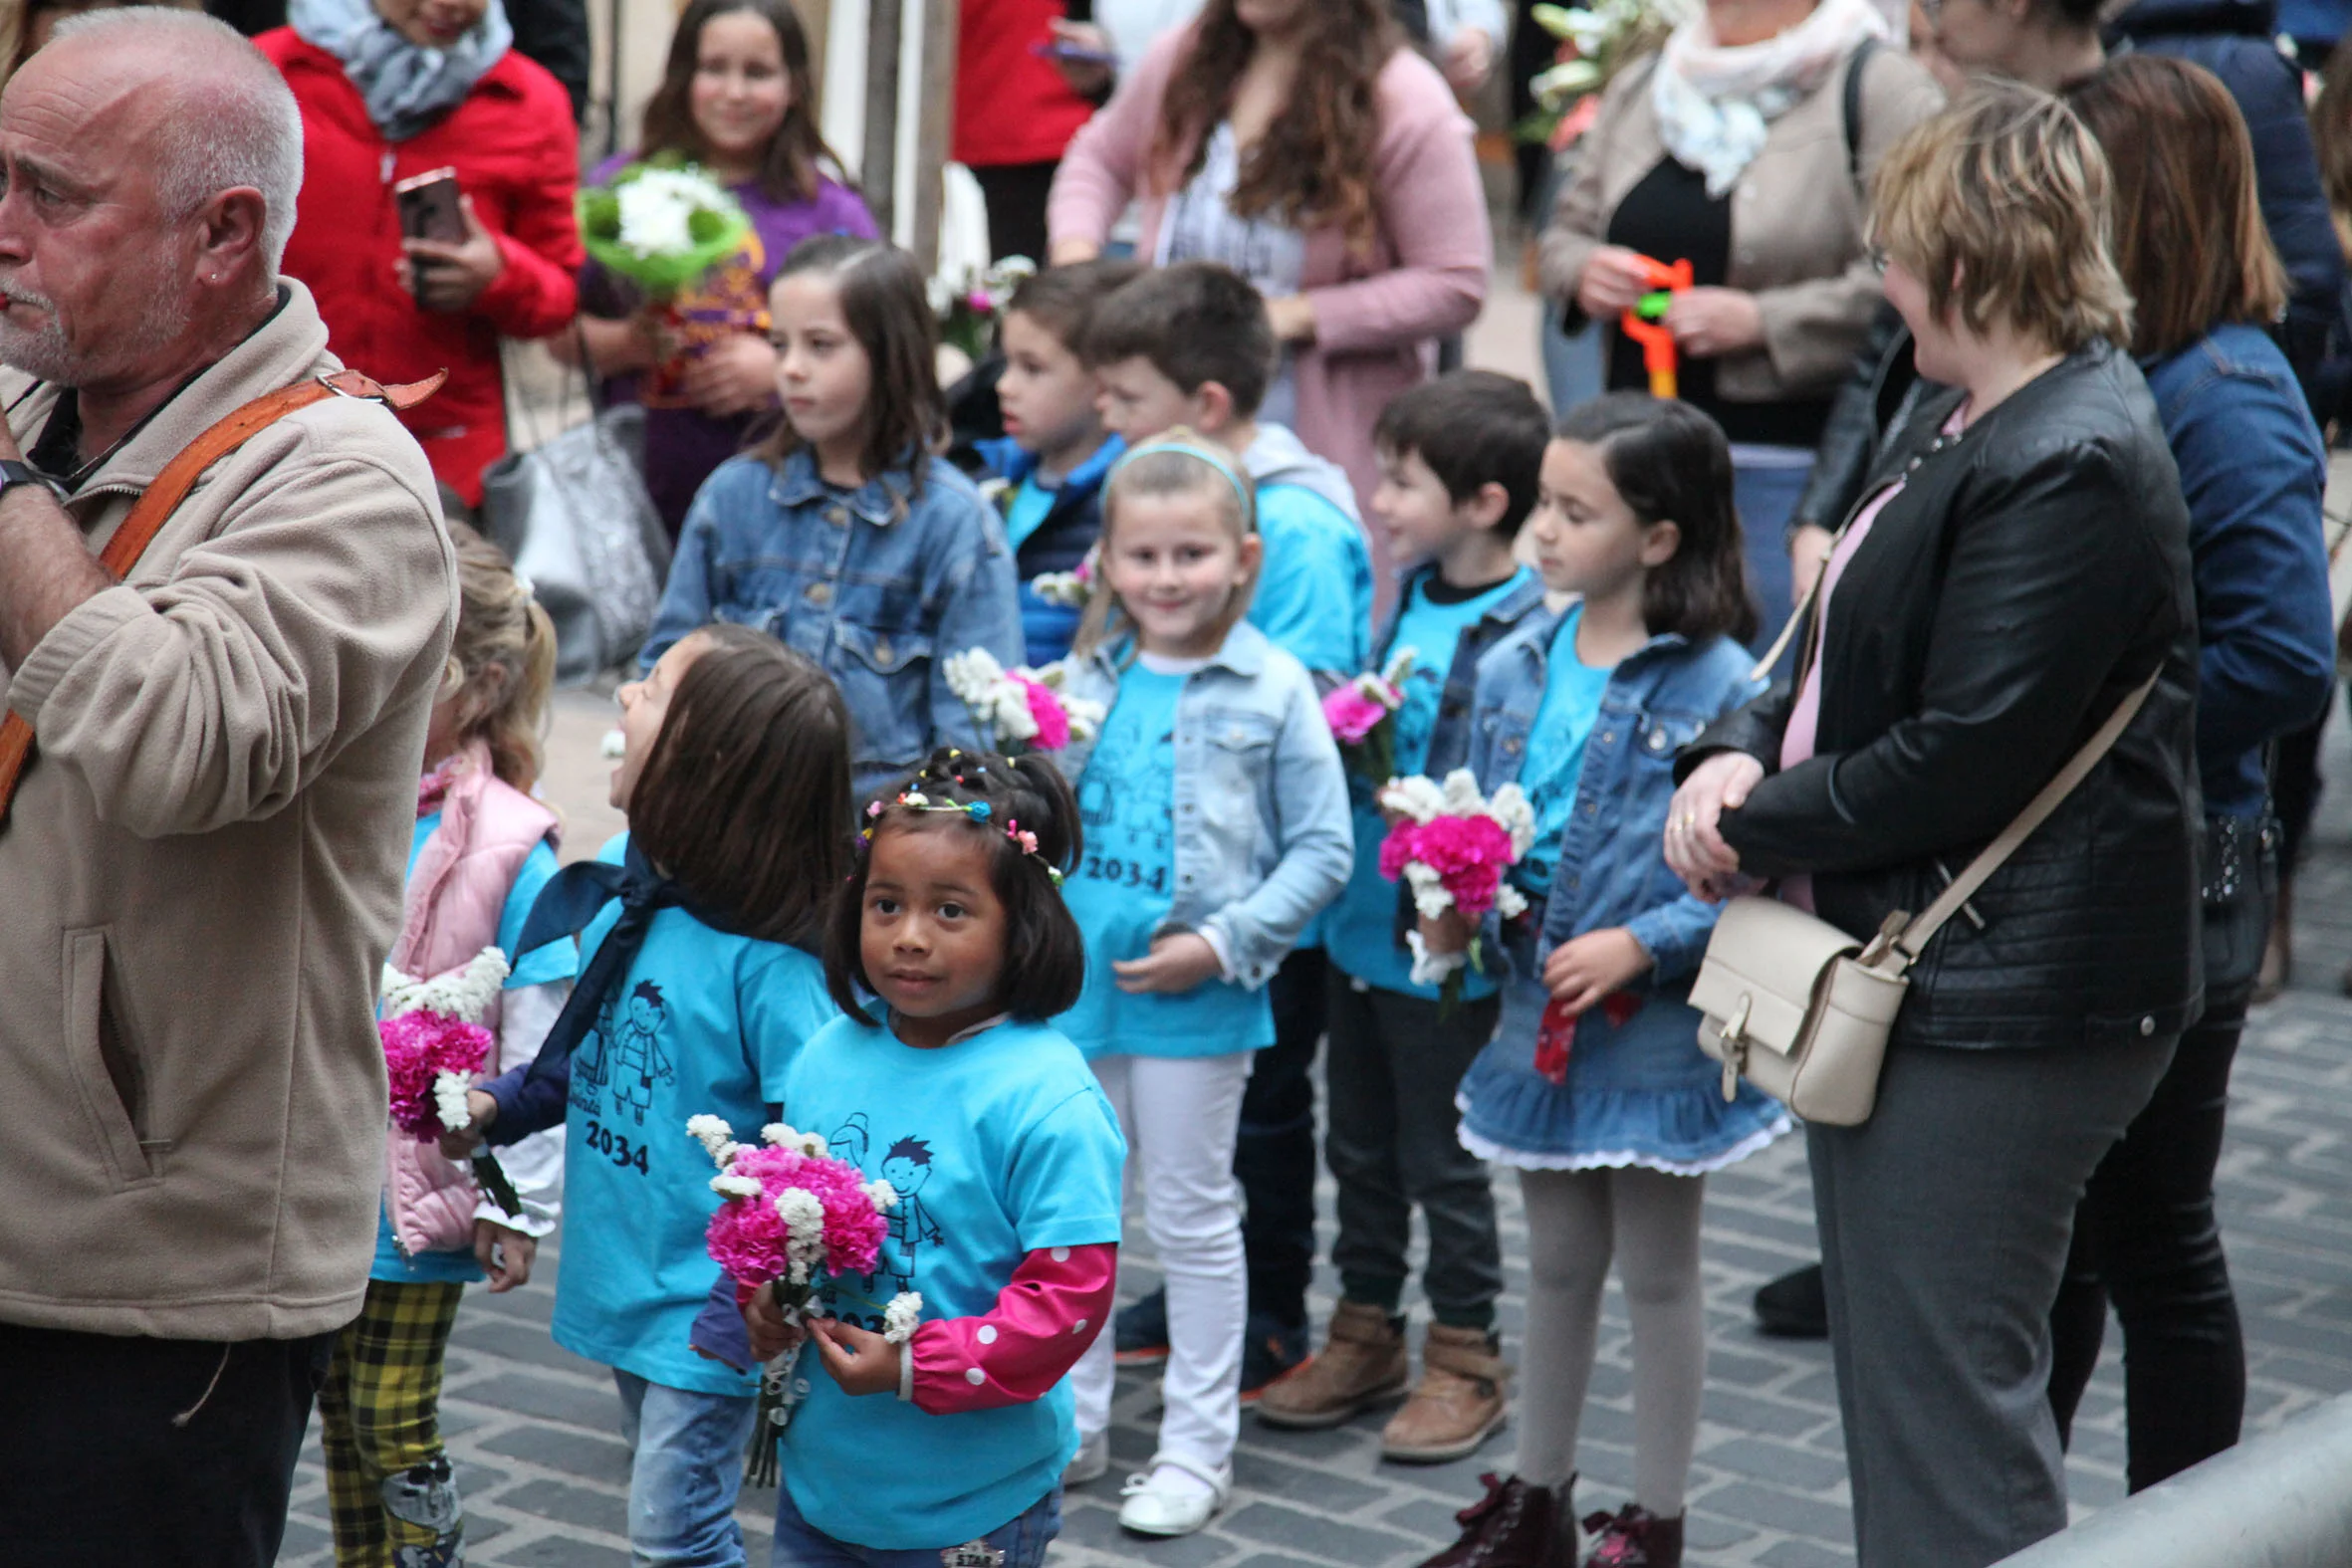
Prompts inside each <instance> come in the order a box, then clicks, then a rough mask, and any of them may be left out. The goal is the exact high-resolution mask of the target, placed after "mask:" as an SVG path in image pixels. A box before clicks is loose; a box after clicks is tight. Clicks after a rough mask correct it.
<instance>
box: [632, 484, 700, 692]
mask: <svg viewBox="0 0 2352 1568" xmlns="http://www.w3.org/2000/svg"><path fill="white" fill-rule="evenodd" d="M714 511H715V508H714V505H713V502H712V499H711V487H710V486H709V485H708V484H707V483H706V484H705V485H704V486H703V487H702V489H701V491H700V492H698V493H697V494H696V495H695V497H694V505H693V506H691V507H689V508H687V509H686V526H685V527H684V528H683V529H682V530H681V531H680V532H679V534H678V549H677V554H676V555H675V556H674V557H672V558H671V560H670V575H669V582H668V584H667V585H666V586H665V587H663V588H662V590H661V605H660V607H659V608H657V609H656V610H655V611H654V612H653V628H652V630H650V631H648V632H646V633H645V647H644V650H643V651H642V652H640V653H639V654H638V655H637V674H638V675H639V677H642V676H643V675H644V674H645V673H646V672H647V671H648V670H650V669H652V668H653V666H654V664H655V663H656V662H657V661H658V660H659V659H660V658H661V656H662V655H663V654H665V653H667V652H669V650H670V648H671V646H672V645H673V644H675V643H676V642H677V641H678V639H679V638H681V637H683V636H685V635H686V633H688V632H690V631H692V630H694V629H695V628H696V627H697V626H701V625H704V624H706V623H707V622H708V621H709V620H710V618H711V584H710V568H711V551H712V548H713V545H714V543H715V542H716V540H717V538H718V519H717V518H716V516H715V515H714Z"/></svg>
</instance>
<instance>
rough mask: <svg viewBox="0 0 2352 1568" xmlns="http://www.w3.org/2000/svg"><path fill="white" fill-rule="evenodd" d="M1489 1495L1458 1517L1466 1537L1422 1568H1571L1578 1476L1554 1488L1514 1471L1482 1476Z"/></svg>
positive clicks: (1431, 1559)
mask: <svg viewBox="0 0 2352 1568" xmlns="http://www.w3.org/2000/svg"><path fill="white" fill-rule="evenodd" d="M1479 1484H1480V1485H1482V1486H1484V1487H1486V1488H1487V1494H1486V1495H1485V1496H1484V1497H1481V1498H1480V1499H1479V1500H1478V1501H1476V1502H1474V1503H1472V1504H1471V1505H1470V1506H1469V1507H1467V1508H1464V1509H1463V1510H1462V1511H1460V1512H1459V1513H1457V1514H1455V1515H1454V1519H1455V1522H1457V1523H1459V1524H1460V1525H1461V1526H1462V1538H1461V1539H1460V1540H1458V1541H1456V1542H1455V1543H1454V1544H1453V1545H1451V1546H1449V1547H1447V1548H1446V1549H1445V1550H1444V1551H1442V1552H1439V1553H1438V1554H1437V1555H1436V1556H1435V1557H1432V1558H1429V1559H1427V1560H1426V1561H1424V1562H1423V1563H1422V1564H1421V1565H1420V1568H1572V1565H1573V1564H1574V1562H1575V1560H1576V1526H1575V1522H1574V1520H1575V1510H1574V1509H1573V1508H1571V1507H1570V1506H1569V1499H1570V1498H1571V1497H1572V1496H1573V1495H1574V1494H1575V1490H1576V1477H1575V1476H1573V1475H1570V1476H1569V1477H1568V1480H1567V1484H1566V1485H1564V1486H1562V1487H1560V1489H1559V1490H1558V1491H1556V1492H1554V1491H1553V1490H1552V1489H1551V1488H1550V1487H1548V1486H1530V1485H1529V1484H1528V1483H1527V1482H1526V1481H1523V1480H1521V1479H1520V1478H1519V1477H1518V1476H1517V1475H1514V1476H1512V1477H1511V1479H1509V1480H1499V1479H1497V1478H1496V1476H1495V1475H1494V1473H1493V1472H1492V1471H1490V1472H1488V1473H1487V1474H1485V1475H1481V1476H1480V1477H1479Z"/></svg>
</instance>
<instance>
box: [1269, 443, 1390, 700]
mask: <svg viewBox="0 0 2352 1568" xmlns="http://www.w3.org/2000/svg"><path fill="white" fill-rule="evenodd" d="M1259 502H1260V513H1259V520H1258V523H1259V533H1260V536H1261V537H1262V538H1263V539H1264V541H1265V549H1266V560H1265V563H1264V564H1263V565H1262V566H1261V567H1260V568H1259V572H1258V591H1257V593H1256V594H1254V595H1253V596H1252V597H1251V600H1250V613H1249V617H1248V618H1249V621H1250V624H1251V625H1253V626H1255V627H1257V628H1258V629H1259V630H1260V631H1262V632H1265V633H1266V635H1267V639H1268V640H1269V641H1271V642H1273V643H1274V645H1275V646H1276V647H1278V648H1282V649H1284V650H1285V651H1287V652H1288V653H1290V654H1291V655H1292V656H1293V657H1294V658H1295V659H1296V660H1297V661H1298V662H1299V663H1300V664H1303V665H1305V666H1306V667H1307V669H1308V670H1310V671H1312V672H1313V673H1314V674H1315V675H1316V676H1317V677H1318V680H1323V679H1327V678H1330V677H1339V678H1344V677H1346V676H1349V675H1352V674H1354V673H1355V672H1357V671H1358V670H1361V669H1362V668H1363V667H1364V665H1365V663H1366V662H1367V661H1368V660H1369V659H1370V658H1371V652H1372V648H1371V644H1372V557H1371V552H1370V551H1369V550H1368V549H1367V548H1366V547H1365V545H1364V535H1363V530H1361V529H1359V528H1358V527H1356V525H1355V524H1354V523H1353V522H1351V521H1349V519H1348V517H1347V515H1346V514H1345V513H1343V512H1341V511H1340V510H1339V509H1338V508H1337V507H1334V506H1332V505H1331V504H1330V503H1329V502H1327V501H1325V500H1323V499H1322V498H1321V497H1320V496H1317V495H1315V494H1314V493H1313V492H1311V491H1308V490H1305V489H1302V488H1300V487H1298V486H1294V485H1270V486H1268V487H1267V488H1266V489H1264V490H1262V491H1261V492H1260V493H1259Z"/></svg>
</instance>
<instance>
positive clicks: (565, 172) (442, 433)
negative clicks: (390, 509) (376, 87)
mask: <svg viewBox="0 0 2352 1568" xmlns="http://www.w3.org/2000/svg"><path fill="white" fill-rule="evenodd" d="M254 42H255V43H256V44H258V45H260V46H261V50H262V53H264V54H266V55H268V56H269V57H270V60H271V61H272V62H273V63H274V64H275V65H276V66H277V67H278V69H279V70H280V71H281V72H283V73H284V74H285V77H286V82H287V85H288V86H289V87H291V88H292V89H293V90H294V97H295V101H296V102H297V103H298V104H300V105H301V106H302V130H303V175H302V196H301V198H300V200H299V201H298V202H297V204H296V207H295V222H294V238H293V239H292V241H290V242H289V243H288V245H287V247H286V266H285V270H286V272H287V273H288V274H290V275H291V276H293V277H296V278H300V279H301V280H302V281H303V282H304V283H306V284H308V285H310V289H311V293H312V295H313V296H315V297H316V298H317V300H318V302H319V314H320V316H322V317H323V318H325V319H326V322H327V334H328V339H327V345H328V347H329V348H331V349H333V350H334V352H335V353H336V355H337V356H338V357H340V358H341V359H342V360H343V361H344V362H345V363H346V364H352V365H356V366H358V367H359V368H360V369H362V370H364V371H366V372H367V373H368V374H369V375H372V376H374V377H375V378H376V379H378V380H381V381H413V380H416V379H419V378H420V377H423V376H428V375H431V374H432V373H433V372H434V371H435V370H439V369H443V368H446V369H447V370H448V371H449V384H448V385H446V386H444V387H443V388H442V389H441V391H440V393H439V395H437V396H435V397H434V398H432V399H431V400H430V401H429V402H427V403H425V404H424V405H423V406H422V407H419V408H417V409H415V410H414V411H412V412H411V413H408V414H404V415H402V416H401V421H402V423H404V424H406V425H407V426H408V429H409V433H410V434H412V435H414V436H415V437H416V438H417V440H418V441H419V442H420V443H422V445H423V447H424V451H425V456H426V457H427V458H428V459H430V460H431V462H432V465H433V474H434V476H435V477H436V478H438V479H440V480H441V481H442V482H443V483H445V484H447V485H449V486H450V487H451V488H452V489H454V490H455V491H456V492H457V493H458V494H459V495H461V496H463V497H464V498H465V501H466V504H467V505H468V506H473V505H476V504H478V503H479V502H480V501H481V499H482V470H483V469H484V468H486V467H488V466H489V465H490V464H491V463H492V462H495V461H496V460H497V459H498V458H499V457H500V456H502V455H504V453H505V452H506V400H505V383H504V380H503V378H502V377H501V375H500V373H499V360H498V339H499V337H500V336H501V335H502V334H503V335H504V336H509V337H545V336H548V335H549V334H550V333H555V332H560V331H562V330H563V329H564V328H565V327H567V326H569V325H570V324H571V322H572V318H573V316H574V314H575V313H576V312H577V311H578V310H579V306H580V297H579V292H578V290H577V288H576V287H575V285H574V281H573V280H574V279H575V277H576V276H577V275H578V274H579V272H580V268H581V265H582V263H583V262H584V261H585V260H586V259H587V258H586V254H585V253H584V252H583V251H582V250H581V248H580V230H579V226H578V224H577V222H576V221H575V219H574V217H573V212H572V195H573V189H574V187H575V186H576V185H577V184H578V183H579V179H580V143H579V132H578V131H577V130H576V129H575V128H574V127H573V123H572V101H571V100H570V99H569V98H567V97H566V96H565V93H564V89H563V88H562V87H560V86H559V85H558V84H557V82H556V79H555V78H554V77H551V76H549V75H548V74H547V72H546V71H545V70H543V69H541V68H540V67H539V66H537V65H535V64H533V63H532V62H531V61H529V60H527V59H525V58H524V57H523V56H522V55H520V54H517V53H516V52H514V51H513V50H509V51H508V52H507V54H506V57H505V58H504V59H502V60H500V61H499V62H498V64H497V65H495V66H493V67H491V68H490V71H489V73H488V74H487V75H485V76H484V77H483V78H482V80H481V81H480V82H478V83H476V84H475V85H474V91H473V92H472V93H471V94H470V95H468V96H467V98H466V100H465V102H464V103H462V104H460V105H458V106H457V108H456V109H455V110H453V111H452V112H450V113H449V114H448V116H447V117H446V118H444V119H442V120H441V121H440V122H438V123H437V124H435V125H433V126H432V127H431V128H430V129H427V130H426V131H424V132H423V133H422V134H421V135H417V136H412V137H410V138H409V139H408V140H406V141H400V142H394V141H388V140H386V139H385V138H384V135H383V132H381V131H379V130H377V129H376V128H375V125H374V123H373V121H371V120H369V119H368V117H367V109H366V106H365V104H364V103H362V102H361V100H360V98H359V90H358V89H357V88H355V87H353V85H352V80H351V78H350V77H348V76H346V75H345V74H344V68H343V62H341V61H340V60H337V59H336V58H335V57H334V56H333V55H330V54H328V53H327V52H326V51H325V50H323V49H319V48H317V47H315V46H313V45H311V44H307V43H304V42H303V41H302V40H301V39H300V38H297V37H296V36H295V34H294V30H293V29H292V28H285V27H281V28H276V29H273V30H272V31H270V32H267V33H264V34H262V35H261V36H260V37H259V38H257V39H255V40H254ZM444 165H447V166H451V167H454V168H455V169H456V170H457V182H458V188H459V189H460V190H462V191H464V192H465V193H466V194H467V195H469V196H471V197H473V198H474V212H475V215H476V216H478V217H479V218H480V219H481V220H482V223H483V226H484V227H486V228H488V229H489V230H490V232H491V233H492V234H493V235H494V236H496V237H497V240H498V248H499V249H500V251H502V252H503V253H504V254H505V256H506V270H505V271H503V272H501V273H500V274H499V275H498V279H497V281H496V282H494V283H493V284H491V285H490V287H489V288H488V289H486V290H484V291H483V293H482V297H481V298H480V299H479V300H477V301H475V302H474V308H473V310H472V311H471V312H470V313H469V314H467V315H464V316H446V315H443V314H441V313H439V312H436V311H426V310H421V309H419V308H418V306H417V304H416V302H415V301H414V300H412V299H411V298H409V296H408V293H407V291H406V290H404V289H402V288H401V287H400V285H399V283H398V282H397V281H396V278H395V268H396V267H397V264H398V262H399V260H400V221H399V216H398V214H397V213H396V212H395V211H394V210H393V207H392V184H393V182H394V181H395V180H401V179H406V178H407V177H408V176H409V175H411V174H422V173H425V172H426V171H428V170H430V169H437V168H441V167H443V166H444Z"/></svg>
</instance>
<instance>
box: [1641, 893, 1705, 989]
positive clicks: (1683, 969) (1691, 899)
mask: <svg viewBox="0 0 2352 1568" xmlns="http://www.w3.org/2000/svg"><path fill="white" fill-rule="evenodd" d="M1722 915H1723V906H1722V905H1721V904H1708V903H1703V902H1701V901H1700V899H1699V898H1698V897H1697V896H1696V895H1695V894H1691V893H1685V894H1683V895H1682V896H1681V897H1680V898H1677V899H1676V900H1675V901H1674V902H1673V903H1671V904H1663V905H1660V906H1659V907H1658V908H1656V909H1649V910H1644V911H1643V912H1642V913H1640V914H1638V915H1636V916H1634V917H1633V918H1632V919H1631V920H1628V921H1627V922H1625V929H1626V930H1627V931H1629V932H1631V933H1632V934H1633V940H1634V941H1636V942H1638V943H1640V944H1641V949H1642V951H1643V952H1644V953H1647V954H1648V955H1649V956H1650V963H1651V964H1652V965H1654V966H1655V968H1654V969H1653V970H1652V972H1651V979H1653V980H1655V981H1658V982H1660V983H1667V982H1672V981H1677V980H1680V979H1682V978H1683V977H1684V976H1686V975H1694V974H1697V973H1698V970H1699V961H1700V960H1701V959H1703V958H1705V957H1706V956H1707V939H1708V938H1709V937H1711V936H1713V935H1714V934H1715V923H1716V921H1717V920H1718V919H1719V918H1721V916H1722Z"/></svg>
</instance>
